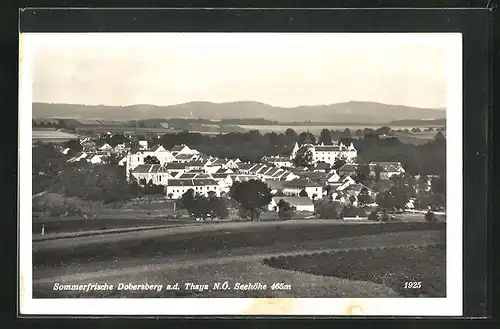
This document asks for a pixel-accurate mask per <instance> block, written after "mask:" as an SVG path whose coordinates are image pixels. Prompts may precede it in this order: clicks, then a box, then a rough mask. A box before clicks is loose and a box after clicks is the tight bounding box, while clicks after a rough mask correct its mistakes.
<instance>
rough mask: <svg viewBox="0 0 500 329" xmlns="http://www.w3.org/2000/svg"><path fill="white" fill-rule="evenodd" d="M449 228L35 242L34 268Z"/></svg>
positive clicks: (303, 224) (277, 227)
mask: <svg viewBox="0 0 500 329" xmlns="http://www.w3.org/2000/svg"><path fill="white" fill-rule="evenodd" d="M445 226H446V225H445V223H442V222H441V223H401V222H398V223H366V224H358V223H342V222H341V221H339V222H337V221H333V222H329V221H316V220H315V221H288V222H278V223H276V222H264V223H217V224H213V225H193V226H184V227H175V226H174V227H171V228H164V229H157V230H149V231H140V232H133V233H123V234H121V233H116V234H109V235H108V234H107V235H97V236H88V237H78V238H73V239H62V240H48V241H34V242H33V266H34V267H47V266H48V267H56V266H65V264H66V265H67V264H75V263H76V264H85V263H89V262H90V263H95V262H101V261H102V262H109V261H111V262H113V261H115V260H116V259H117V257H118V258H120V259H127V258H144V257H146V258H152V257H167V256H168V257H169V256H172V255H176V254H179V253H181V254H182V253H189V254H192V255H196V254H203V253H205V252H209V251H210V252H211V251H220V250H230V249H233V248H241V247H258V246H261V247H265V246H272V245H274V244H276V243H295V244H300V243H306V242H309V241H312V240H318V241H320V240H325V239H333V238H340V237H356V236H364V235H374V234H382V233H391V232H404V231H426V230H438V231H442V232H444V230H445Z"/></svg>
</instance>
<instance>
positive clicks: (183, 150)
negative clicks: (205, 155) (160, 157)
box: [170, 144, 200, 156]
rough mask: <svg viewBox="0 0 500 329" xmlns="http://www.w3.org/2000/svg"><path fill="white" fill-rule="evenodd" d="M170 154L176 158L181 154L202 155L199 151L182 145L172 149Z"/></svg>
mask: <svg viewBox="0 0 500 329" xmlns="http://www.w3.org/2000/svg"><path fill="white" fill-rule="evenodd" d="M170 152H171V153H172V154H173V155H174V156H177V155H179V154H200V152H198V151H197V150H195V149H191V148H189V147H188V146H187V145H185V144H181V145H176V146H174V147H172V148H171V149H170Z"/></svg>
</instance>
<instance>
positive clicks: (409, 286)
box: [405, 281, 422, 289]
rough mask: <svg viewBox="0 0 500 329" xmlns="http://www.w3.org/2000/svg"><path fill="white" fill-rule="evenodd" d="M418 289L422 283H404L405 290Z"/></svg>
mask: <svg viewBox="0 0 500 329" xmlns="http://www.w3.org/2000/svg"><path fill="white" fill-rule="evenodd" d="M420 288H422V281H407V282H405V289H420Z"/></svg>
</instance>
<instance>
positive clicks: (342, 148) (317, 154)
mask: <svg viewBox="0 0 500 329" xmlns="http://www.w3.org/2000/svg"><path fill="white" fill-rule="evenodd" d="M303 147H306V148H308V149H310V150H311V152H312V154H313V161H314V163H317V162H319V161H322V162H325V163H328V164H330V165H333V164H334V163H335V161H336V159H337V158H339V157H342V158H345V159H348V160H352V159H355V158H356V157H357V156H358V151H357V150H356V148H355V147H354V144H353V143H351V144H350V145H349V146H346V145H344V144H342V143H340V144H338V145H313V144H304V145H302V146H300V147H299V144H298V143H295V146H294V147H293V150H292V154H291V155H290V159H291V160H293V159H294V158H295V156H296V155H297V152H298V150H299V149H301V148H303Z"/></svg>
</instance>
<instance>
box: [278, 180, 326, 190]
mask: <svg viewBox="0 0 500 329" xmlns="http://www.w3.org/2000/svg"><path fill="white" fill-rule="evenodd" d="M320 186H321V185H320V184H318V183H316V182H313V181H310V180H306V179H302V178H298V179H294V180H291V181H287V182H285V187H299V188H300V187H320Z"/></svg>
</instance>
